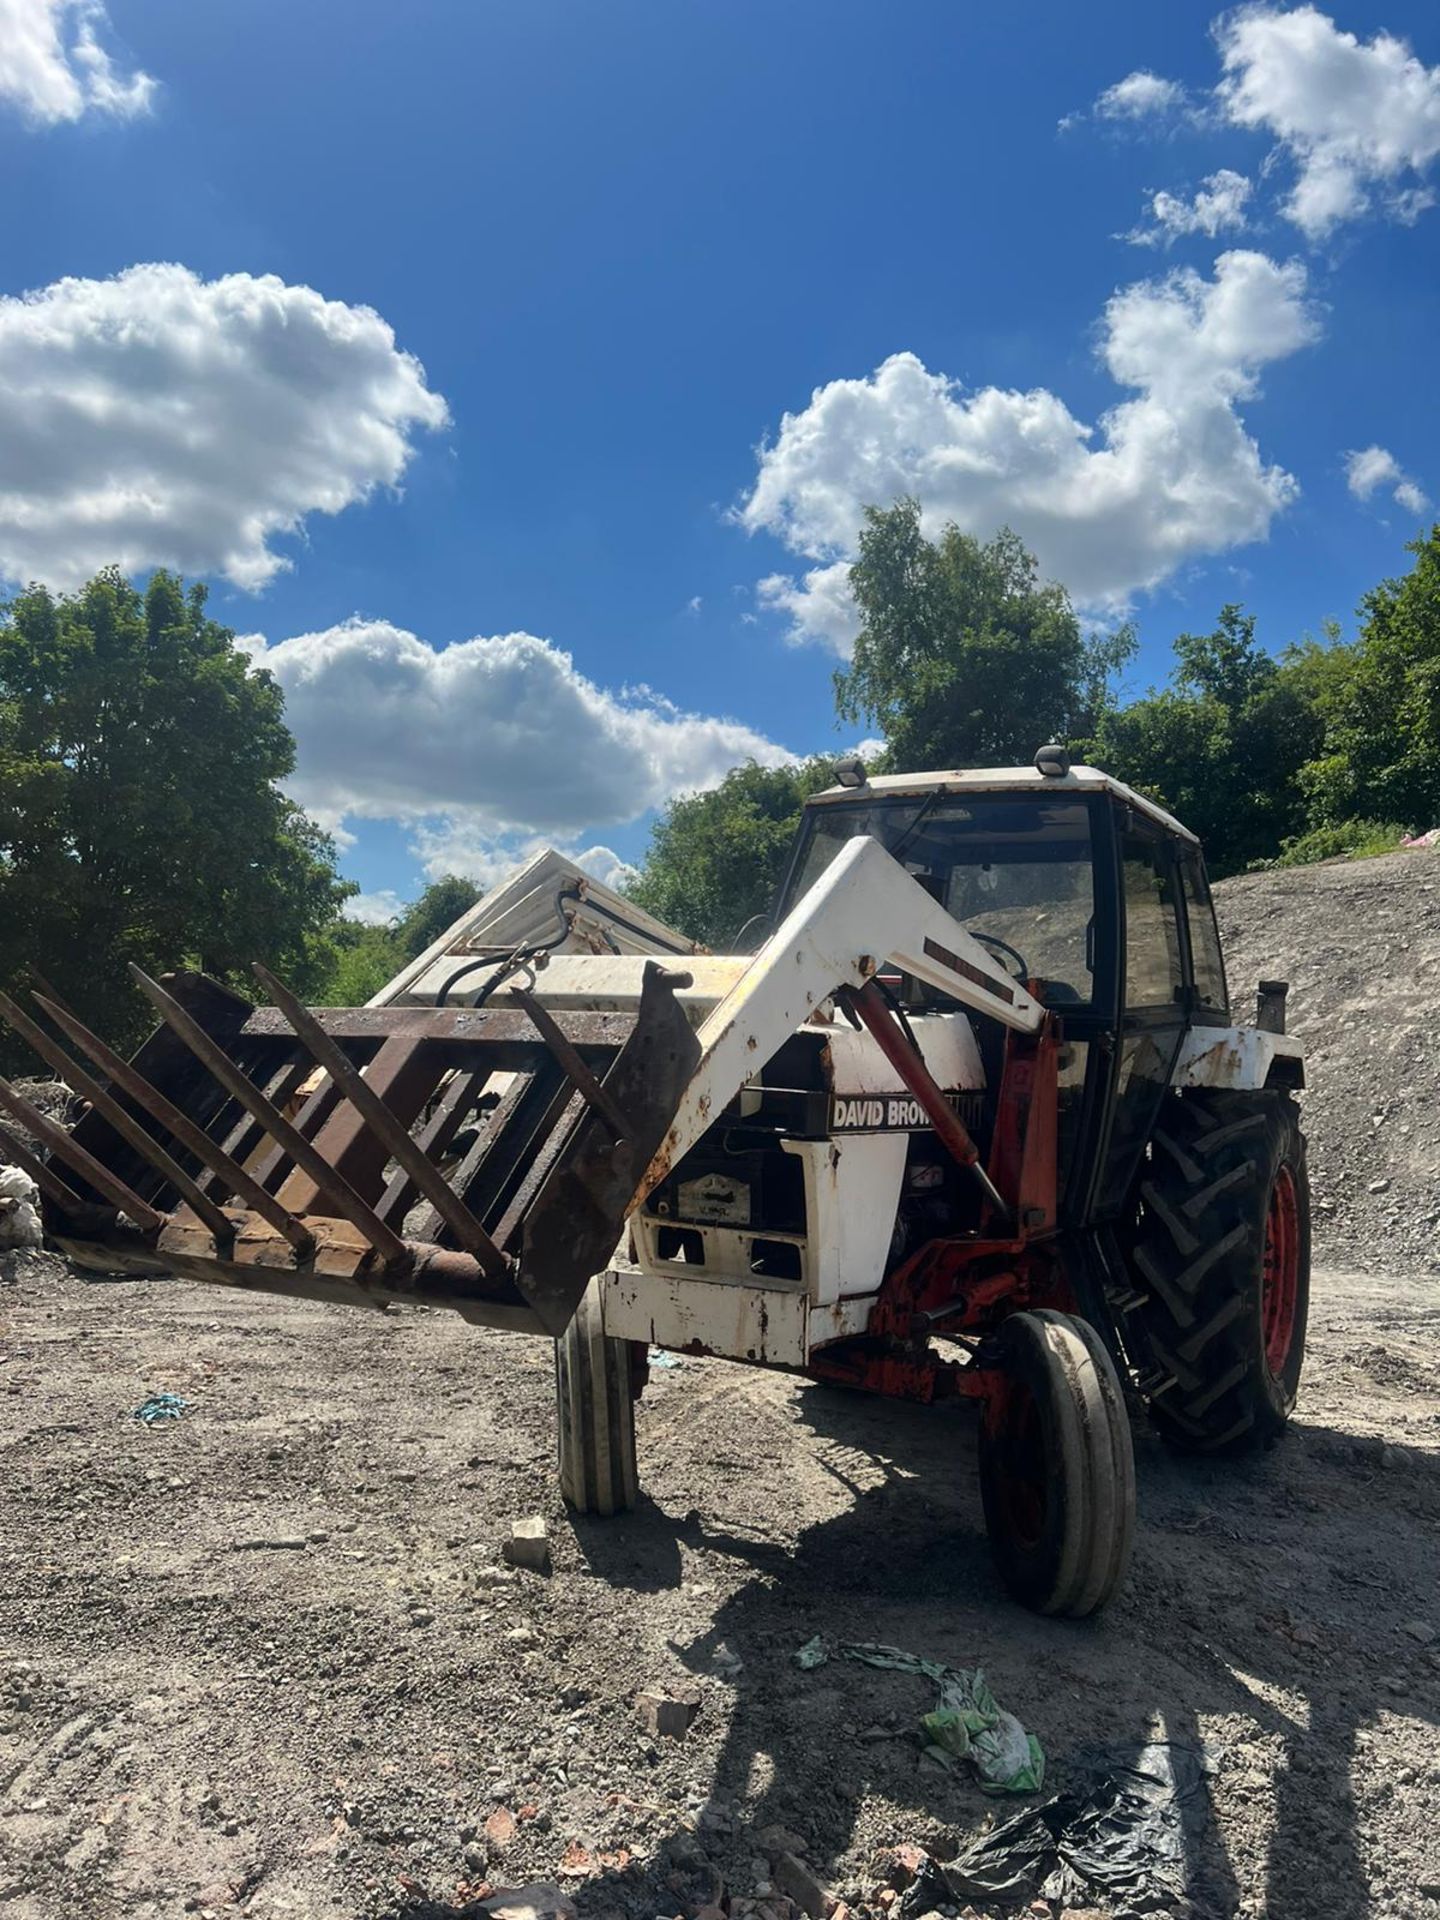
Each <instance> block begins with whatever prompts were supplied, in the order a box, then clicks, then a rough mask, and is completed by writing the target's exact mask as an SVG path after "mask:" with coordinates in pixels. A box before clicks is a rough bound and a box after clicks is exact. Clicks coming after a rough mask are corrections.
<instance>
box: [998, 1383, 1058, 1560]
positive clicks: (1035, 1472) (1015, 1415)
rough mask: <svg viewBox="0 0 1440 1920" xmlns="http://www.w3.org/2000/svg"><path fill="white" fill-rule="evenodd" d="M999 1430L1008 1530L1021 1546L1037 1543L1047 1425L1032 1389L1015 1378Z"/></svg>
mask: <svg viewBox="0 0 1440 1920" xmlns="http://www.w3.org/2000/svg"><path fill="white" fill-rule="evenodd" d="M1002 1423H1003V1424H1002V1426H1001V1430H1000V1434H999V1443H1000V1444H999V1461H998V1465H999V1472H998V1474H997V1476H996V1478H997V1480H998V1483H999V1485H998V1492H999V1495H1000V1505H1001V1508H1002V1510H1003V1512H1004V1516H1005V1530H1006V1532H1007V1533H1008V1534H1009V1536H1010V1538H1011V1539H1012V1540H1014V1541H1015V1542H1016V1543H1017V1544H1018V1545H1020V1546H1022V1547H1034V1546H1037V1545H1038V1544H1039V1542H1040V1539H1041V1536H1042V1535H1043V1533H1044V1531H1045V1509H1046V1504H1047V1502H1046V1490H1047V1487H1048V1485H1049V1478H1048V1475H1047V1474H1046V1471H1045V1428H1044V1425H1043V1423H1042V1422H1041V1419H1040V1408H1039V1406H1038V1405H1037V1403H1036V1400H1035V1396H1034V1394H1033V1393H1031V1391H1030V1389H1029V1388H1028V1387H1027V1386H1025V1385H1024V1384H1023V1383H1022V1382H1020V1381H1018V1380H1012V1381H1011V1382H1010V1384H1009V1386H1008V1388H1007V1391H1006V1396H1005V1411H1004V1414H1003V1415H1002Z"/></svg>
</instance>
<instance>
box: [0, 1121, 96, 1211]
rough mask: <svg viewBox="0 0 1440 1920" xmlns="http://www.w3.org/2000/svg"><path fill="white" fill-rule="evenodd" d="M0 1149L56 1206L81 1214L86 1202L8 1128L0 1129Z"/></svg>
mask: <svg viewBox="0 0 1440 1920" xmlns="http://www.w3.org/2000/svg"><path fill="white" fill-rule="evenodd" d="M0 1147H3V1148H4V1149H5V1151H6V1153H7V1154H9V1156H10V1160H11V1163H12V1165H14V1166H17V1167H21V1168H23V1169H24V1171H25V1172H26V1173H28V1174H29V1176H30V1178H31V1179H32V1180H33V1181H34V1182H35V1184H36V1186H37V1187H39V1189H40V1191H41V1192H42V1193H48V1194H49V1196H50V1198H51V1199H52V1200H53V1201H54V1202H55V1204H56V1206H58V1207H63V1208H64V1209H65V1211H66V1213H80V1212H81V1211H83V1209H84V1206H85V1202H84V1201H83V1200H82V1199H81V1198H80V1196H79V1194H78V1193H76V1191H75V1189H74V1188H73V1187H67V1186H66V1184H65V1182H64V1181H63V1180H62V1179H61V1178H60V1176H59V1174H58V1173H56V1171H55V1169H54V1168H53V1167H51V1166H48V1165H47V1164H46V1162H45V1161H43V1160H42V1159H41V1158H40V1156H39V1155H38V1154H35V1153H32V1152H31V1151H30V1149H29V1148H28V1147H27V1146H26V1144H25V1142H24V1141H23V1140H17V1139H16V1138H15V1135H14V1134H13V1133H11V1131H10V1129H9V1128H8V1127H0Z"/></svg>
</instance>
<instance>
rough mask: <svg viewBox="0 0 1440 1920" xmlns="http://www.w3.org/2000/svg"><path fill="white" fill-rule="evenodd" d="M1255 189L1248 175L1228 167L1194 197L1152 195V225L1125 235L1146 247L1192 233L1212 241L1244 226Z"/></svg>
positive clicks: (1202, 185) (1204, 182) (1205, 182)
mask: <svg viewBox="0 0 1440 1920" xmlns="http://www.w3.org/2000/svg"><path fill="white" fill-rule="evenodd" d="M1252 190H1253V189H1252V183H1251V182H1250V181H1249V180H1247V179H1246V177H1245V175H1244V174H1243V173H1235V172H1234V171H1232V169H1231V168H1229V167H1221V168H1220V170H1219V172H1218V173H1212V174H1208V175H1207V176H1206V178H1205V179H1204V180H1202V181H1201V183H1200V187H1199V190H1198V191H1197V192H1196V194H1195V196H1194V198H1193V199H1191V200H1186V199H1184V198H1183V197H1182V196H1180V195H1178V194H1174V193H1166V192H1164V191H1163V189H1162V191H1160V192H1159V193H1155V194H1152V195H1151V197H1150V218H1151V220H1152V221H1153V222H1154V224H1153V226H1148V227H1147V226H1144V225H1141V226H1139V227H1136V228H1135V229H1134V231H1133V232H1131V233H1128V234H1126V236H1125V238H1126V239H1127V240H1132V241H1134V242H1135V244H1136V245H1137V246H1145V247H1154V246H1169V244H1170V242H1171V241H1172V240H1178V239H1180V238H1181V237H1182V236H1184V235H1185V234H1190V233H1203V234H1204V235H1205V236H1206V237H1207V238H1208V239H1211V240H1213V239H1214V238H1215V237H1216V235H1217V234H1220V233H1224V232H1228V231H1234V230H1236V229H1238V228H1241V227H1243V226H1244V225H1245V208H1246V203H1247V202H1248V201H1249V198H1250V195H1251V192H1252Z"/></svg>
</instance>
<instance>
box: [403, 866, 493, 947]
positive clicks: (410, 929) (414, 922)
mask: <svg viewBox="0 0 1440 1920" xmlns="http://www.w3.org/2000/svg"><path fill="white" fill-rule="evenodd" d="M480 897H481V893H480V889H479V887H477V886H476V884H475V882H474V881H473V880H465V879H462V878H461V876H460V875H459V874H458V873H447V874H445V875H444V877H443V878H441V879H439V880H432V881H431V882H430V885H429V886H428V887H426V889H425V891H424V892H423V893H422V894H421V896H420V898H419V899H418V900H416V901H414V902H413V903H412V904H411V905H410V906H408V907H407V908H406V909H405V911H404V912H403V913H402V914H401V915H400V918H399V919H398V920H397V921H396V923H395V937H396V939H397V940H398V941H399V943H400V950H401V952H402V953H403V954H404V956H405V958H406V959H407V960H417V959H419V957H420V955H421V954H422V953H423V952H424V951H425V949H426V948H427V947H428V946H429V945H430V944H431V942H432V941H435V940H438V939H439V938H440V935H441V934H442V933H444V932H445V931H446V930H447V929H448V928H450V927H452V926H454V924H455V922H456V921H457V920H458V919H459V918H460V916H461V914H462V913H465V912H468V910H469V909H470V908H471V907H473V906H474V905H475V902H476V901H477V900H478V899H480Z"/></svg>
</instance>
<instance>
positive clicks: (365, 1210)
mask: <svg viewBox="0 0 1440 1920" xmlns="http://www.w3.org/2000/svg"><path fill="white" fill-rule="evenodd" d="M130 972H131V974H132V975H133V976H134V979H135V984H136V985H137V986H138V987H139V989H140V991H141V992H142V993H143V994H144V995H145V997H146V999H147V1000H149V1001H150V1002H151V1004H152V1005H153V1006H154V1007H155V1008H156V1009H157V1010H158V1011H159V1014H160V1017H161V1019H162V1020H163V1021H164V1022H165V1024H166V1026H167V1027H170V1028H172V1029H173V1031H174V1032H176V1033H177V1034H179V1036H180V1038H181V1039H182V1040H183V1041H184V1042H185V1044H186V1046H187V1047H189V1049H190V1051H191V1052H192V1053H193V1054H194V1055H195V1057H196V1058H197V1059H198V1060H200V1061H202V1062H203V1063H204V1065H205V1066H207V1067H208V1068H209V1069H210V1071H211V1073H213V1074H214V1076H215V1078H216V1079H217V1080H218V1081H219V1082H220V1084H221V1086H222V1087H224V1088H225V1090H226V1091H227V1093H231V1094H233V1095H234V1096H235V1098H236V1099H237V1100H238V1101H239V1102H240V1104H241V1106H242V1107H246V1108H248V1109H249V1111H250V1112H251V1113H253V1114H254V1116H255V1118H256V1119H257V1120H258V1121H259V1122H260V1124H261V1125H262V1126H263V1127H264V1129H265V1131H266V1132H267V1133H268V1134H269V1135H270V1138H271V1139H272V1140H273V1141H274V1142H275V1144H276V1145H277V1146H279V1147H283V1148H284V1149H285V1151H286V1153H288V1154H289V1156H290V1158H291V1159H292V1160H293V1161H294V1162H295V1164H296V1166H297V1167H300V1168H302V1169H303V1170H304V1171H305V1172H306V1173H308V1174H309V1176H310V1178H311V1179H312V1180H313V1181H314V1182H315V1184H316V1186H317V1187H319V1188H321V1189H322V1190H323V1191H324V1192H325V1193H327V1194H328V1195H329V1196H330V1198H331V1200H332V1201H333V1202H334V1203H335V1205H336V1206H337V1207H338V1208H339V1209H340V1211H341V1213H343V1214H344V1216H345V1218H346V1219H347V1220H348V1221H349V1222H350V1224H351V1225H352V1226H353V1227H356V1228H358V1229H359V1231H360V1232H361V1233H362V1234H363V1235H364V1237H365V1238H366V1239H367V1240H368V1241H369V1242H370V1244H371V1246H372V1247H373V1248H374V1249H375V1251H376V1253H378V1254H379V1256H380V1258H381V1259H382V1260H383V1261H384V1262H385V1264H386V1266H387V1267H388V1266H396V1265H398V1264H400V1263H401V1262H402V1261H405V1260H408V1259H409V1258H410V1253H409V1249H408V1248H407V1247H406V1245H405V1242H404V1241H403V1240H402V1239H401V1238H400V1236H399V1234H398V1233H396V1232H395V1231H394V1229H393V1228H391V1227H387V1226H386V1225H385V1222H384V1221H383V1220H379V1219H377V1218H376V1217H375V1214H374V1213H373V1211H372V1210H371V1209H370V1208H369V1207H368V1206H367V1205H366V1204H365V1202H364V1201H363V1200H362V1199H361V1198H360V1195H359V1194H358V1193H357V1192H356V1191H355V1189H354V1188H353V1187H352V1186H351V1184H350V1182H349V1181H348V1180H347V1179H346V1178H345V1176H344V1175H343V1174H341V1173H337V1172H336V1171H335V1169H334V1167H332V1166H331V1165H330V1163H329V1161H328V1160H325V1159H323V1158H322V1156H321V1155H320V1154H318V1153H317V1152H316V1151H315V1149H314V1147H312V1146H311V1144H310V1142H309V1141H308V1140H307V1139H306V1138H305V1136H304V1134H303V1133H299V1132H297V1130H296V1129H295V1128H294V1127H292V1126H291V1124H290V1122H289V1121H288V1120H287V1119H286V1118H285V1116H284V1114H283V1113H281V1111H280V1109H279V1108H278V1107H275V1106H272V1105H271V1104H270V1102H269V1101H268V1100H267V1099H266V1098H265V1096H264V1094H263V1093H261V1091H260V1089H259V1088H258V1087H257V1086H256V1085H255V1083H254V1081H253V1080H250V1079H247V1078H246V1076H245V1075H244V1074H243V1073H242V1072H241V1071H240V1069H239V1068H238V1067H237V1066H236V1065H235V1062H234V1061H233V1060H232V1059H231V1058H230V1056H229V1055H228V1054H227V1053H226V1052H225V1050H224V1048H223V1047H220V1046H218V1045H217V1044H216V1043H215V1041H214V1040H212V1039H211V1037H210V1035H209V1034H208V1033H206V1031H205V1029H204V1028H203V1027H202V1026H201V1025H200V1023H199V1021H198V1020H196V1019H194V1018H193V1017H192V1015H190V1014H189V1013H187V1012H186V1010H185V1008H184V1007H182V1006H181V1005H180V1002H179V1001H178V1000H176V999H174V998H172V996H171V995H170V994H168V993H167V992H166V991H165V989H164V987H162V986H161V985H160V983H159V981H158V980H152V979H151V978H150V976H149V974H148V973H146V972H145V970H144V969H143V968H142V967H137V966H136V965H135V963H134V961H133V960H132V961H131V963H130Z"/></svg>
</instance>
